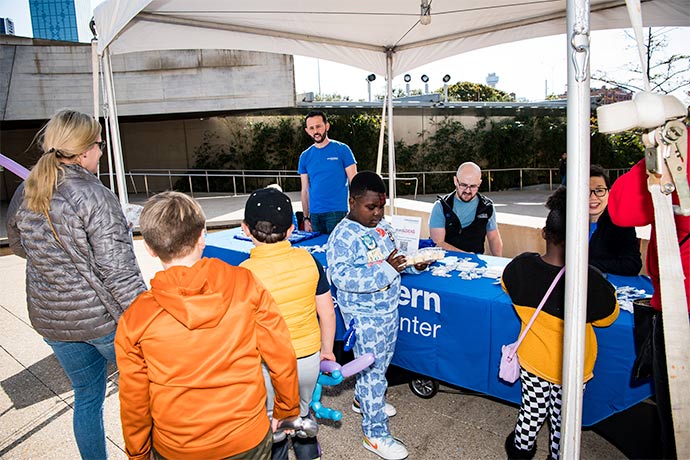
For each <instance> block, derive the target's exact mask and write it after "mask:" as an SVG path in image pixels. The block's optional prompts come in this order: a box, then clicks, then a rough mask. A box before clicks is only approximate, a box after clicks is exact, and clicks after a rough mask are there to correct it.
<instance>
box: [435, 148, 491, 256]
mask: <svg viewBox="0 0 690 460" xmlns="http://www.w3.org/2000/svg"><path fill="white" fill-rule="evenodd" d="M453 183H454V184H455V191H453V192H451V193H449V194H448V195H446V196H443V197H441V196H439V197H438V200H436V203H434V207H433V209H432V210H431V216H430V217H429V232H430V234H431V239H432V240H434V243H436V245H437V246H439V247H442V248H443V249H446V250H449V251H459V252H473V253H477V254H483V253H484V240H485V239H486V241H488V243H489V250H490V251H491V254H492V255H494V256H498V257H500V256H501V255H502V253H503V241H502V240H501V234H500V233H499V232H498V224H497V223H496V212H495V210H494V204H493V202H492V201H491V200H490V199H489V198H487V197H485V196H483V195H482V194H481V193H479V186H480V185H481V183H482V170H481V168H479V166H477V164H475V163H472V162H471V161H468V162H466V163H463V164H461V165H460V167H459V168H458V172H457V174H456V175H455V177H453Z"/></svg>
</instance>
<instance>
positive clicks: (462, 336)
mask: <svg viewBox="0 0 690 460" xmlns="http://www.w3.org/2000/svg"><path fill="white" fill-rule="evenodd" d="M237 231H238V230H236V229H233V230H227V231H222V232H216V233H212V234H209V235H208V238H207V240H206V249H205V250H204V256H206V257H217V258H219V259H222V260H224V261H226V262H228V263H230V264H233V265H238V264H239V263H240V262H242V261H243V260H244V259H246V258H247V257H248V256H249V250H250V249H251V248H252V247H253V245H252V243H251V242H246V241H240V240H237V239H234V238H233V235H234V233H235V232H237ZM326 239H327V238H326V236H323V235H322V236H319V237H316V238H313V239H310V240H308V241H305V242H304V243H301V244H297V246H318V245H323V244H325V243H326ZM314 255H315V256H316V257H317V259H319V261H320V262H321V263H323V264H324V266H325V265H326V258H325V253H323V252H318V253H314ZM463 256H464V254H463ZM480 259H481V260H484V261H486V262H487V263H488V264H489V265H492V266H493V265H505V264H507V263H508V261H509V259H504V258H496V257H490V256H480ZM454 275H455V272H454ZM609 280H610V281H611V282H612V283H613V284H614V285H615V286H634V287H637V288H642V289H645V290H646V291H647V292H648V293H649V294H651V292H652V287H651V283H650V282H649V279H648V278H646V277H643V276H638V277H622V276H614V275H610V276H609ZM494 281H495V280H493V279H489V278H480V279H475V280H471V281H466V280H463V279H461V278H460V277H458V276H452V277H451V278H443V277H436V276H432V275H431V274H430V273H429V272H425V273H422V274H420V275H403V277H402V284H403V290H402V294H401V299H400V308H399V312H400V330H399V333H398V343H397V345H396V351H395V356H394V357H393V364H395V365H397V366H400V367H402V368H405V369H408V370H410V371H413V372H417V373H419V374H422V375H425V376H428V377H431V378H434V379H437V380H440V381H443V382H447V383H450V384H453V385H457V386H460V387H463V388H467V389H471V390H475V391H478V392H481V393H484V394H487V395H491V396H494V397H497V398H500V399H503V400H506V401H510V402H513V403H519V402H520V384H519V382H517V383H515V384H513V385H509V384H506V383H505V382H503V381H501V380H499V379H498V364H499V361H500V357H501V345H504V344H507V343H511V342H514V341H515V340H516V339H517V336H518V333H519V332H520V322H519V319H518V317H517V314H516V313H515V311H514V309H513V307H512V304H511V302H510V298H509V297H508V296H507V295H506V294H505V293H504V292H503V290H502V289H501V287H500V286H499V285H497V284H494ZM632 325H633V318H632V314H631V313H629V312H626V311H623V310H621V312H620V315H619V317H618V319H617V320H616V322H615V323H614V324H612V325H611V326H610V327H607V328H595V331H596V335H597V341H598V344H599V355H598V358H597V363H596V365H595V367H594V378H593V379H592V380H590V381H589V382H588V383H587V388H586V390H585V395H584V406H583V415H582V423H583V425H585V426H589V425H593V424H595V423H597V422H599V421H600V420H603V419H604V418H606V417H608V416H610V415H613V414H615V413H616V412H620V411H623V410H625V409H628V408H629V407H632V406H634V405H635V404H637V403H639V402H641V401H643V400H645V399H646V398H648V397H649V396H651V395H652V384H651V382H650V381H647V382H644V383H642V384H638V383H634V382H632V381H631V378H630V376H631V370H632V365H633V362H634V359H635V351H634V343H633V335H632ZM340 330H342V324H341V325H340Z"/></svg>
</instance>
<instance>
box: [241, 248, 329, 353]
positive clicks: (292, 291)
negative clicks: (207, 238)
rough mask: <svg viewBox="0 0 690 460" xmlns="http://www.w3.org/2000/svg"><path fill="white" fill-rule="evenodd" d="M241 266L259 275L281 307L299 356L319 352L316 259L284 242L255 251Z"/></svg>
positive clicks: (319, 330)
mask: <svg viewBox="0 0 690 460" xmlns="http://www.w3.org/2000/svg"><path fill="white" fill-rule="evenodd" d="M240 265H241V266H242V267H245V268H248V269H249V270H251V271H252V272H253V273H254V275H256V277H257V278H258V279H259V280H260V281H261V282H262V283H263V285H264V286H266V289H268V292H270V293H271V295H272V296H273V298H274V299H275V301H276V303H277V304H278V307H280V312H281V313H282V315H283V318H285V322H286V323H287V326H288V329H289V330H290V338H291V339H292V346H293V347H294V348H295V353H296V354H297V357H298V358H301V357H304V356H309V355H311V354H314V353H316V352H317V351H319V350H320V349H321V329H320V328H319V321H318V319H317V317H316V300H315V296H316V285H317V284H318V281H319V271H318V269H317V268H316V263H314V258H313V257H312V256H311V255H310V254H309V253H308V252H307V251H306V250H304V249H300V248H293V247H292V245H291V244H290V242H289V241H287V240H283V241H280V242H278V243H273V244H262V245H261V246H257V247H255V248H253V249H252V250H251V251H250V253H249V259H247V260H245V261H244V262H242V264H240Z"/></svg>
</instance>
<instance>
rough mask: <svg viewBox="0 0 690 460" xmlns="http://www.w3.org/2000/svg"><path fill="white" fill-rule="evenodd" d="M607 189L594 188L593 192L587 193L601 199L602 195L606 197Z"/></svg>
mask: <svg viewBox="0 0 690 460" xmlns="http://www.w3.org/2000/svg"><path fill="white" fill-rule="evenodd" d="M608 191H609V189H607V188H595V189H594V190H590V191H589V196H592V193H594V196H595V197H597V198H601V197H603V196H604V195H606V192H608Z"/></svg>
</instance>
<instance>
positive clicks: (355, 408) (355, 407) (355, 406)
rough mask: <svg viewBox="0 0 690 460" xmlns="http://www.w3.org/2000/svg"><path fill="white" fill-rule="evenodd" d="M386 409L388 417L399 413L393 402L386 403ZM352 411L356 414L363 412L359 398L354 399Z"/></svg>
mask: <svg viewBox="0 0 690 460" xmlns="http://www.w3.org/2000/svg"><path fill="white" fill-rule="evenodd" d="M384 410H385V411H386V415H387V416H388V417H393V416H394V415H395V414H397V413H398V411H397V410H396V409H395V407H394V406H393V405H392V404H388V403H386V408H385V409H384ZM352 412H354V413H355V414H361V413H362V409H361V408H360V407H359V401H357V398H353V399H352Z"/></svg>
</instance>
